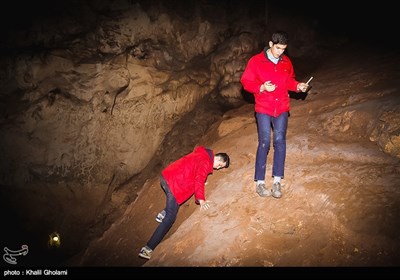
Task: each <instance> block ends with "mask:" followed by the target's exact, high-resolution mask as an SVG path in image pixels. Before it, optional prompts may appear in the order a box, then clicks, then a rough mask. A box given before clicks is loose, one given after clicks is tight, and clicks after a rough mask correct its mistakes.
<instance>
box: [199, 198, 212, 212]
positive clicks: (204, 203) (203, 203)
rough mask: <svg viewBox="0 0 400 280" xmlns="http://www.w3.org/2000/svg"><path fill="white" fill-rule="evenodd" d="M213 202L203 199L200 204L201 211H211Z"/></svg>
mask: <svg viewBox="0 0 400 280" xmlns="http://www.w3.org/2000/svg"><path fill="white" fill-rule="evenodd" d="M210 202H211V201H209V200H207V201H204V200H201V199H199V203H200V210H207V209H209V208H210V207H211V206H210V204H209V203H210Z"/></svg>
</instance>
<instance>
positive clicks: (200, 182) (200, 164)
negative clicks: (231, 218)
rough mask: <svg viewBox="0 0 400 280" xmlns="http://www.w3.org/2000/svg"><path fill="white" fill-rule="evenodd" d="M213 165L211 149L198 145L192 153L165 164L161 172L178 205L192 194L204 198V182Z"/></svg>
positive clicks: (197, 198)
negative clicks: (167, 164)
mask: <svg viewBox="0 0 400 280" xmlns="http://www.w3.org/2000/svg"><path fill="white" fill-rule="evenodd" d="M213 166H214V153H213V151H211V150H207V149H206V148H204V147H202V146H199V147H196V148H195V149H194V151H193V152H192V153H190V154H187V155H186V156H184V157H182V158H180V159H178V160H177V161H175V162H173V163H172V164H170V165H169V166H167V167H166V168H165V169H164V170H163V171H162V172H161V174H162V176H163V177H164V178H165V180H166V181H167V183H168V186H169V188H170V190H171V192H172V194H173V195H174V196H175V199H176V202H177V203H178V204H179V205H180V204H182V203H183V202H185V201H186V200H188V199H189V198H190V197H191V196H192V195H193V194H194V196H195V198H196V200H199V199H201V200H206V198H205V193H204V184H205V182H206V180H207V176H208V175H209V174H210V173H212V172H213V170H214V169H213Z"/></svg>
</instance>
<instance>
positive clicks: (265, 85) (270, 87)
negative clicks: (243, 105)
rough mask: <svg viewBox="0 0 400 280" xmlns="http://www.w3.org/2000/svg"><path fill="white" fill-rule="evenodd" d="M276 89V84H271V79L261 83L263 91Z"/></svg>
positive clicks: (261, 90)
mask: <svg viewBox="0 0 400 280" xmlns="http://www.w3.org/2000/svg"><path fill="white" fill-rule="evenodd" d="M275 89H276V85H274V84H271V81H266V82H265V83H263V84H262V85H261V87H260V92H263V91H268V92H271V91H274V90H275Z"/></svg>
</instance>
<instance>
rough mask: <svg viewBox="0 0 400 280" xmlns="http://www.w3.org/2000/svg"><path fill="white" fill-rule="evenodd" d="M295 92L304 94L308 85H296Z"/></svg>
mask: <svg viewBox="0 0 400 280" xmlns="http://www.w3.org/2000/svg"><path fill="white" fill-rule="evenodd" d="M297 90H298V91H301V92H306V91H307V90H308V84H307V83H299V84H298V85H297Z"/></svg>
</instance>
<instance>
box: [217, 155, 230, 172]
mask: <svg viewBox="0 0 400 280" xmlns="http://www.w3.org/2000/svg"><path fill="white" fill-rule="evenodd" d="M215 156H216V157H219V158H221V159H222V160H223V162H225V168H228V167H229V162H230V158H229V156H228V154H227V153H218V154H215Z"/></svg>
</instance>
